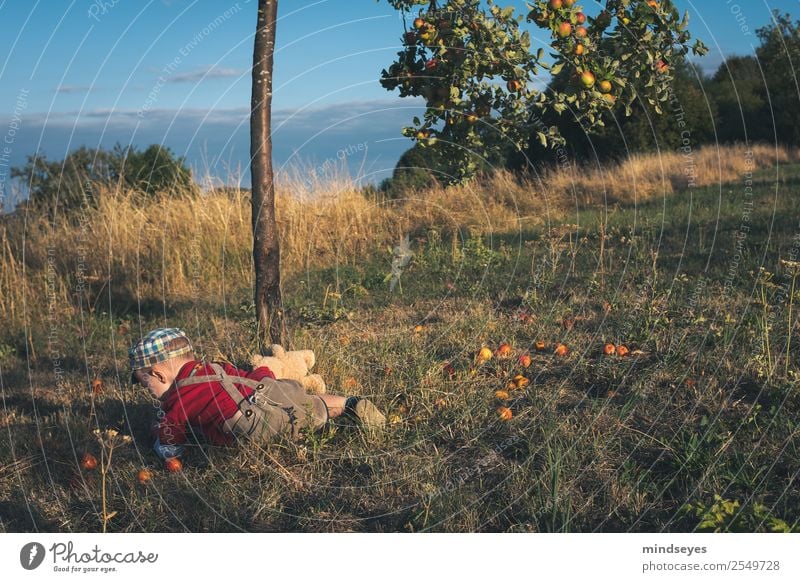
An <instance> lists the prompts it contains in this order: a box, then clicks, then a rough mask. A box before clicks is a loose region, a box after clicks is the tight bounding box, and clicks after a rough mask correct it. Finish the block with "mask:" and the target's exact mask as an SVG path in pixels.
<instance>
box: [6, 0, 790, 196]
mask: <svg viewBox="0 0 800 582" xmlns="http://www.w3.org/2000/svg"><path fill="white" fill-rule="evenodd" d="M498 3H499V4H506V5H514V6H517V7H518V8H519V9H520V10H521V11H523V12H525V3H524V1H519V0H513V1H507V2H503V1H502V0H501V1H499V2H498ZM256 4H257V2H256V0H0V23H2V34H0V133H2V134H4V138H5V139H4V138H3V137H0V139H2V140H3V142H4V143H3V144H0V145H3V147H5V148H6V149H5V150H4V149H3V147H0V154H4V155H2V156H1V157H0V180H1V181H2V183H0V187H2V188H4V191H5V193H6V202H7V203H8V202H9V201H10V197H11V192H10V190H9V188H8V180H7V179H6V178H5V177H4V176H6V175H7V173H8V172H7V170H8V167H10V166H15V165H20V164H22V163H24V161H25V158H26V156H27V155H31V154H34V153H36V152H39V153H43V154H45V155H46V156H47V157H48V158H49V159H52V160H60V159H63V157H64V156H65V155H66V153H67V152H69V151H70V150H72V149H75V148H77V147H79V146H81V145H85V146H88V147H99V146H102V147H111V146H113V145H114V144H115V143H117V142H119V143H121V144H123V145H134V146H136V147H138V148H140V149H143V148H144V147H146V146H147V145H149V144H152V143H158V144H163V145H166V146H168V147H170V148H171V149H172V150H173V151H174V152H175V153H176V154H177V155H180V156H184V157H185V158H186V160H187V162H188V163H189V164H190V166H191V167H192V168H193V170H194V172H195V175H196V176H198V177H207V178H210V180H211V181H216V182H217V183H223V182H228V183H230V182H235V181H237V180H239V179H241V182H242V183H243V184H245V185H247V184H249V166H248V161H249V136H248V129H249V121H248V115H249V103H250V69H249V67H250V66H251V64H252V51H253V32H254V29H255V22H256ZM676 4H677V5H678V7H679V9H680V10H681V11H684V10H686V11H688V13H689V17H690V30H691V32H692V34H693V35H694V36H696V37H699V38H701V39H702V40H703V41H704V42H705V43H706V45H708V46H709V48H710V53H709V55H708V56H706V57H704V58H703V59H701V60H699V61H697V62H698V64H699V66H700V67H701V68H702V69H703V70H704V71H706V72H713V71H714V70H716V68H717V67H718V66H719V64H720V63H721V62H723V60H724V58H725V57H726V56H730V55H733V54H752V53H753V50H754V47H755V46H757V45H758V39H757V36H756V30H757V29H758V28H760V27H762V26H764V25H766V24H768V23H769V21H770V18H771V11H772V10H773V9H777V10H780V11H781V12H788V13H790V14H791V15H792V16H793V17H795V18H798V17H800V10H799V9H798V8H800V3H799V2H798V0H677V1H676ZM583 5H584V7H585V10H586V12H587V13H589V14H594V13H596V12H597V11H598V10H599V4H598V2H596V1H594V0H587V1H585V2H583ZM278 16H279V22H278V29H277V45H276V51H275V76H274V98H273V120H274V132H273V145H274V159H275V163H276V167H277V168H278V169H279V171H288V169H289V168H292V167H293V168H300V169H301V171H303V172H307V171H309V170H314V169H316V170H320V169H322V168H329V167H332V166H334V165H339V164H341V165H346V167H347V170H348V171H349V172H350V174H351V175H353V176H354V177H356V178H357V179H359V180H365V181H370V182H376V181H379V180H380V179H383V178H385V177H387V176H388V175H390V174H391V171H392V169H393V168H394V165H395V163H396V162H397V159H398V158H399V156H400V155H401V154H402V152H403V151H404V150H405V149H407V148H408V147H410V145H411V142H410V141H409V140H408V139H407V138H404V137H402V136H401V135H400V129H401V127H403V126H404V125H409V124H410V121H411V119H412V118H413V116H414V115H417V114H419V113H420V112H421V111H422V109H421V107H420V103H419V101H415V100H413V99H403V100H401V99H399V98H398V97H397V95H396V94H393V93H390V92H387V91H386V90H385V89H383V88H382V87H381V86H380V85H379V83H378V79H379V77H380V71H381V69H383V68H385V67H388V65H389V64H390V63H391V62H392V61H393V58H394V56H395V54H396V53H397V51H398V50H399V49H400V46H401V45H400V37H401V34H402V32H403V20H402V18H400V16H399V14H398V13H397V12H396V11H395V10H394V9H393V8H392V7H391V6H390V5H389V3H388V2H387V1H386V0H281V2H280V3H279V12H278ZM526 28H529V29H530V30H531V33H532V35H533V44H534V49H536V48H538V46H544V44H543V40H544V39H543V38H542V36H541V31H540V30H539V29H538V28H535V27H533V26H531V25H526ZM9 141H10V142H11V143H10V144H9V143H8V142H9ZM4 166H5V167H4ZM318 173H320V172H318Z"/></svg>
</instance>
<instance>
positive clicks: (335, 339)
mask: <svg viewBox="0 0 800 582" xmlns="http://www.w3.org/2000/svg"><path fill="white" fill-rule="evenodd" d="M715 159H716V160H718V163H716V164H714V163H713V160H715ZM698 160H700V161H701V162H702V163H700V162H698V163H697V164H696V165H697V167H699V168H705V169H704V170H703V171H702V172H697V178H696V185H695V186H693V187H689V188H685V187H684V188H681V184H680V180H679V179H680V176H681V173H682V172H683V169H684V167H685V160H682V159H681V158H680V156H671V155H667V156H662V157H661V158H656V157H654V158H637V159H636V160H633V161H631V162H629V163H627V164H623V165H621V166H618V167H617V168H605V169H602V170H600V169H598V170H596V173H593V172H595V171H594V170H590V169H585V171H583V172H573V171H572V170H569V171H563V170H562V173H561V174H557V175H556V174H553V175H550V176H545V177H542V179H541V181H539V180H538V179H530V180H529V181H527V182H526V181H522V182H520V181H515V180H512V178H511V177H510V176H508V175H499V176H497V177H496V178H495V179H494V181H492V182H490V183H485V184H472V185H470V186H467V187H463V188H457V189H447V190H443V189H432V190H431V191H430V192H426V193H420V194H419V195H412V196H409V199H407V200H405V201H399V202H391V201H383V200H368V199H366V198H364V197H363V196H361V195H360V194H359V193H358V192H357V191H356V190H355V189H354V188H353V187H352V185H348V184H346V183H342V184H339V185H337V186H336V187H335V188H333V189H331V190H329V191H328V193H327V196H322V197H317V198H313V199H312V198H310V197H309V196H300V197H299V198H297V199H295V198H291V197H289V196H288V195H286V193H284V194H283V195H282V196H281V197H280V202H279V214H280V216H281V217H282V237H283V238H282V240H283V241H284V247H283V251H284V258H285V262H284V274H285V277H284V295H285V298H286V304H287V312H288V314H289V318H290V329H291V336H292V343H293V345H294V346H296V347H303V348H310V349H313V350H315V352H316V354H317V362H318V363H317V366H316V368H315V371H316V372H318V373H320V374H322V376H323V377H324V378H325V379H326V381H327V382H328V385H329V387H330V390H331V391H336V392H342V391H344V390H345V389H346V390H347V391H351V392H355V393H358V394H364V395H369V396H370V397H371V398H373V399H374V400H375V401H376V402H377V403H378V404H379V405H380V406H381V407H382V408H384V409H385V410H386V411H387V413H388V414H389V415H391V417H392V420H393V421H394V422H393V423H392V424H391V425H390V426H389V427H388V428H387V430H385V431H382V432H379V433H365V432H361V431H359V430H354V429H352V428H349V427H346V426H341V425H334V426H333V427H331V428H330V430H328V431H326V432H324V433H321V434H314V435H307V437H306V439H305V440H304V441H302V442H297V443H292V442H275V443H273V444H271V445H270V446H269V448H268V449H267V450H265V451H259V450H253V449H248V448H246V447H243V448H241V449H220V448H213V447H208V446H206V445H203V444H202V443H196V444H194V445H193V446H191V447H190V448H189V452H188V454H187V458H186V463H185V469H184V471H183V472H181V473H177V474H170V473H167V472H165V471H164V470H163V469H162V468H161V465H160V463H159V462H158V461H157V459H156V457H155V456H154V454H153V453H151V452H150V451H149V450H148V448H147V447H148V443H147V427H148V426H149V422H150V419H151V417H152V416H153V414H154V408H153V406H152V404H151V403H150V402H149V400H148V399H147V397H146V396H145V395H144V394H142V393H140V392H138V391H135V390H133V389H131V388H130V387H129V386H127V385H126V382H125V380H126V366H127V364H126V355H125V354H126V348H127V346H128V344H129V343H130V342H131V341H132V340H133V339H135V337H136V336H138V334H140V333H143V332H146V331H148V330H149V329H150V328H151V327H154V326H157V325H163V324H169V325H178V326H181V327H183V328H184V329H185V330H186V331H187V332H189V333H190V335H191V336H192V337H193V338H195V340H196V345H197V348H198V351H199V352H200V353H201V354H203V355H206V356H209V357H220V356H225V357H229V358H231V359H233V360H234V361H245V360H246V359H247V356H248V354H249V351H250V349H251V346H252V325H251V319H252V307H251V302H250V298H249V296H250V291H249V289H250V280H251V275H250V272H249V269H250V262H249V242H248V241H249V231H248V229H249V226H248V225H249V214H248V211H247V198H246V193H243V192H232V193H230V192H229V193H226V194H225V195H224V196H223V195H208V196H206V197H204V198H199V199H196V198H187V199H184V200H179V201H176V200H162V201H157V202H153V203H150V204H149V205H147V206H142V205H141V204H140V203H139V202H137V201H136V200H135V199H134V198H133V197H132V196H130V195H129V194H126V193H117V194H112V193H109V195H108V196H106V197H101V198H100V206H99V208H97V209H96V210H89V211H87V212H86V213H84V214H83V215H82V217H81V218H80V219H78V220H73V221H72V222H71V223H68V222H67V221H65V220H60V221H59V222H58V224H57V225H56V226H55V227H53V226H52V225H49V224H48V223H47V221H46V220H44V219H40V218H35V217H33V216H30V217H28V221H27V225H22V224H21V223H17V222H14V221H9V222H7V223H6V224H5V225H4V227H3V230H2V231H0V248H3V249H4V251H3V252H4V255H3V263H2V271H0V291H2V298H1V299H0V311H1V312H2V316H3V317H4V319H5V321H7V322H8V323H7V325H6V326H5V328H4V329H3V331H2V332H0V388H2V399H3V402H2V404H3V406H2V412H0V419H1V420H0V424H2V426H3V428H4V429H5V430H6V431H7V434H8V437H9V438H8V439H5V438H4V439H3V440H2V441H0V499H3V501H0V530H3V531H33V530H39V531H101V530H102V529H103V528H104V527H105V528H107V530H108V531H242V530H244V531H540V532H551V531H580V532H587V531H607V532H612V531H647V532H650V531H706V530H707V531H712V530H714V529H718V530H722V531H741V530H745V531H769V530H781V529H791V528H794V529H795V530H797V528H798V527H800V494H799V493H798V491H800V488H798V487H797V479H798V470H799V469H800V462H798V438H797V437H798V425H797V418H798V413H800V408H799V406H798V405H799V404H800V401H799V398H798V389H797V387H798V356H799V355H800V349H799V348H798V345H800V343H799V342H797V341H796V340H795V341H790V338H791V337H792V335H793V334H794V333H796V323H797V322H796V315H795V316H794V317H795V320H794V321H792V319H791V317H790V311H789V306H790V305H791V304H792V302H791V300H792V299H793V300H794V301H796V300H797V297H796V295H793V294H796V293H797V290H796V289H795V288H793V287H792V281H793V279H792V276H793V274H792V271H791V270H790V269H789V268H788V267H787V266H785V264H783V263H781V262H780V261H781V260H782V259H783V260H790V261H796V260H797V256H798V254H800V242H798V241H800V237H798V234H799V233H800V224H798V223H797V217H798V216H800V207H799V206H800V202H798V199H797V197H796V196H793V191H794V188H795V185H796V183H797V177H798V176H800V165H797V164H795V162H796V160H797V155H796V154H795V153H791V152H785V151H778V152H775V151H771V150H769V149H767V148H760V149H757V150H754V155H753V157H752V158H748V156H747V155H745V152H744V150H743V149H742V148H733V149H729V150H708V151H701V152H697V155H696V158H695V161H696V162H697V161H698ZM748 160H749V161H748ZM767 160H772V162H773V163H774V162H776V161H777V162H780V163H779V165H778V166H775V165H769V164H768V163H767ZM653 168H662V169H663V171H662V172H661V173H660V174H659V172H658V171H655V170H653ZM753 168H758V170H757V171H755V172H754V173H753V175H752V177H751V176H748V175H747V174H748V173H749V172H750V171H751V170H752V169H753ZM715 170H716V171H717V173H716V174H715V173H714V171H715ZM637 172H638V174H637ZM567 174H569V175H567ZM627 175H637V176H638V178H637V180H636V181H633V178H631V180H630V181H627V179H625V180H623V179H622V178H619V179H617V178H615V179H614V180H612V181H607V182H606V184H609V185H608V186H607V187H605V188H602V187H601V186H600V185H602V183H603V179H602V176H606V177H608V176H627ZM570 176H572V178H570ZM648 176H649V177H648ZM750 178H752V182H753V183H752V193H751V192H750V191H749V190H746V187H747V186H748V185H749V184H748V183H747V182H746V180H748V179H750ZM571 180H572V181H571ZM576 180H579V181H576ZM598 180H599V181H598ZM612 183H613V186H611V184H612ZM570 184H577V185H579V186H580V187H579V188H578V187H577V186H576V188H575V189H574V191H575V192H577V191H581V192H584V194H582V195H581V196H576V195H575V194H574V193H572V194H571V193H570V191H571V188H572V187H571V186H570ZM643 184H649V185H650V186H647V187H644V186H642V185H643ZM658 184H660V186H656V185H658ZM667 185H668V187H667ZM684 186H686V185H685V184H684ZM592 187H595V189H594V190H591V188H592ZM623 187H630V190H628V191H625V192H623V190H622V188H623ZM603 191H605V193H603ZM544 193H546V195H544ZM300 194H303V192H301V193H300ZM605 201H608V202H605ZM751 201H752V207H751V206H750V205H749V203H750V202H751ZM187 214H189V215H191V216H193V217H194V218H195V220H194V221H193V222H192V223H191V224H190V225H189V226H188V227H186V228H184V227H183V225H184V222H182V217H183V216H186V215H187ZM743 226H746V227H747V228H748V229H749V230H743V228H742V227H743ZM737 233H739V234H737ZM741 233H746V236H744V237H742V234H741ZM405 234H409V235H410V237H409V238H410V244H411V249H412V251H413V252H414V255H413V258H412V260H411V262H410V263H409V264H408V265H407V266H406V267H405V269H404V271H403V273H402V276H401V285H400V286H399V287H398V288H397V289H396V290H395V292H389V285H388V282H387V275H389V274H390V272H391V263H392V248H393V247H394V246H395V245H397V243H398V241H399V240H400V238H401V237H402V236H403V235H405ZM737 237H738V238H737ZM81 240H84V241H85V242H84V244H83V245H80V244H77V243H79V242H80V241H81ZM23 241H24V243H25V251H26V253H25V258H24V261H23V259H22V253H21V249H22V246H23V244H22V243H23ZM601 242H602V244H601ZM54 246H56V247H57V248H58V253H56V256H57V258H56V261H55V264H54V265H52V266H49V265H51V263H49V262H48V256H49V255H48V251H47V249H48V247H50V248H52V247H54ZM82 246H83V247H84V248H85V249H86V250H84V251H81V250H80V249H81V247H82ZM65 249H74V250H72V251H66V250H65ZM81 283H83V285H82V286H81V285H80V284H81ZM400 288H402V292H401V291H400ZM76 290H77V291H79V293H78V294H75V293H74V292H75V291H76ZM795 312H796V310H795ZM416 326H421V329H416V330H415V328H416ZM537 340H544V341H545V342H546V343H547V349H546V350H545V351H537V350H536V349H535V348H534V343H535V341H537ZM501 342H508V343H510V344H511V345H512V346H513V348H514V356H515V357H513V358H510V359H507V360H498V359H497V358H493V359H492V360H490V361H488V362H485V363H482V364H478V363H477V362H476V359H475V355H476V353H477V352H478V350H479V349H480V348H481V347H482V346H484V345H485V346H489V347H491V348H492V349H496V348H497V347H498V345H499V344H500V343H501ZM558 342H563V343H565V344H567V345H568V346H569V347H570V354H569V355H568V356H567V357H565V358H557V357H555V356H553V355H552V348H553V346H554V345H555V344H556V343H558ZM606 342H613V343H616V344H625V345H627V346H629V347H630V348H631V350H633V352H634V353H633V354H632V355H631V356H629V357H626V358H616V357H605V356H602V355H601V353H602V347H603V344H604V343H606ZM523 352H529V353H530V354H531V356H532V359H533V363H532V364H531V366H530V367H529V368H527V369H523V368H522V367H521V366H520V364H519V363H518V361H517V358H516V356H517V355H519V354H521V353H523ZM447 363H449V364H450V365H451V366H452V368H453V369H454V371H455V372H454V373H449V372H447V371H446V370H445V365H446V364H447ZM519 373H522V374H524V375H525V376H526V377H527V378H529V379H530V384H529V385H527V386H526V387H524V389H521V390H511V391H510V394H511V399H510V400H509V401H508V402H505V405H507V406H509V407H510V408H511V409H512V411H513V414H514V417H513V418H512V419H511V420H510V421H508V422H503V421H501V420H500V419H499V417H498V415H497V413H496V411H495V409H496V407H497V406H498V405H499V404H500V402H498V401H497V400H496V399H495V398H494V396H493V394H494V392H495V390H497V389H504V388H506V385H507V384H508V382H509V380H510V379H511V378H512V377H513V376H514V375H516V374H519ZM95 378H98V379H100V380H101V381H102V387H101V388H100V389H99V390H98V389H96V390H94V391H93V390H92V389H91V386H92V380H94V379H95ZM345 387H346V388H345ZM108 428H114V429H117V430H119V431H120V434H121V435H130V436H132V437H133V440H132V442H131V443H129V444H120V445H118V446H116V447H115V449H114V455H113V464H112V466H111V467H110V470H109V471H108V473H107V475H106V476H105V477H106V479H105V481H106V482H105V488H106V495H105V496H103V495H102V490H103V483H102V482H101V476H100V475H99V473H98V472H87V471H84V470H81V469H79V462H80V459H81V457H82V455H83V453H84V452H91V453H93V454H95V455H96V456H97V457H98V458H100V457H101V455H100V450H99V448H98V447H99V445H98V440H97V438H96V436H95V435H94V434H93V430H95V429H101V430H106V429H108ZM143 467H149V468H151V469H152V470H153V472H154V474H155V477H154V478H153V480H152V481H151V482H150V483H149V484H147V485H140V484H139V483H138V482H137V479H136V474H137V472H138V471H139V469H141V468H143ZM114 512H116V513H114ZM109 515H113V517H112V518H110V519H109V518H108V516H109Z"/></svg>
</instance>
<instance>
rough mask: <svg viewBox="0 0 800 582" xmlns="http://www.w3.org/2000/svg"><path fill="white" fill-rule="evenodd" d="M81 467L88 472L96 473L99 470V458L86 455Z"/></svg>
mask: <svg viewBox="0 0 800 582" xmlns="http://www.w3.org/2000/svg"><path fill="white" fill-rule="evenodd" d="M81 467H83V469H85V470H86V471H94V470H95V469H97V457H95V456H94V455H93V454H92V453H84V455H83V458H82V459H81Z"/></svg>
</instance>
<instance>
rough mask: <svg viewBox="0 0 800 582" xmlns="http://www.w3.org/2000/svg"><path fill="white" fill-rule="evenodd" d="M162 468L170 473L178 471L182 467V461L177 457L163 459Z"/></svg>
mask: <svg viewBox="0 0 800 582" xmlns="http://www.w3.org/2000/svg"><path fill="white" fill-rule="evenodd" d="M164 468H165V469H166V470H167V471H169V472H170V473H178V472H179V471H180V470H181V469H183V462H182V461H181V460H180V459H179V458H178V457H170V458H169V459H166V460H165V461H164Z"/></svg>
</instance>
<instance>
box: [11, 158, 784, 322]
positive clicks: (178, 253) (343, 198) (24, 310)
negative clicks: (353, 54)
mask: <svg viewBox="0 0 800 582" xmlns="http://www.w3.org/2000/svg"><path fill="white" fill-rule="evenodd" d="M748 152H750V153H748ZM799 159H800V155H798V152H797V151H789V150H786V149H784V148H772V147H768V146H755V147H753V148H751V149H750V150H748V149H746V148H745V147H744V146H729V147H706V148H704V149H700V150H696V151H694V152H692V154H691V155H690V156H686V155H683V154H679V153H667V154H661V155H636V156H633V157H631V158H630V159H628V160H627V161H624V162H622V163H619V164H614V165H609V166H607V167H581V166H574V165H573V166H571V167H566V168H564V167H561V168H558V169H551V170H548V171H546V172H544V173H542V174H540V175H538V176H528V177H525V178H519V177H515V176H514V175H512V174H511V173H508V172H498V173H497V174H495V175H494V176H493V177H492V178H490V179H487V180H484V181H475V182H472V183H470V184H467V185H464V186H455V187H447V188H443V187H436V186H432V187H431V188H430V189H428V190H426V191H424V192H416V193H409V194H408V196H407V198H404V199H400V200H380V199H370V198H368V197H366V196H365V195H364V194H363V193H362V191H361V189H360V188H358V187H357V186H356V185H355V183H354V182H353V181H352V180H350V179H348V178H346V177H344V176H342V175H337V176H334V177H333V178H332V179H331V178H330V177H329V179H327V180H325V181H324V182H323V181H320V180H309V179H308V178H307V177H306V176H302V175H299V174H297V175H294V176H290V179H288V180H283V181H281V182H280V183H279V186H278V188H277V190H278V191H277V195H276V213H277V219H278V224H279V229H280V240H281V245H282V249H281V256H282V259H281V260H282V270H283V272H284V273H286V274H290V275H291V274H295V273H299V272H301V271H302V270H304V269H313V268H317V267H326V266H330V265H333V264H338V265H342V264H352V263H356V262H357V261H359V260H361V259H363V258H364V257H366V256H368V255H369V254H371V253H373V252H375V251H376V250H379V249H385V248H386V246H387V245H393V244H396V242H397V241H398V240H399V239H400V238H401V237H402V236H403V235H405V234H408V233H412V234H413V233H422V232H424V231H425V230H426V229H430V228H435V229H437V230H440V231H442V232H444V233H458V234H460V235H462V236H463V235H464V231H470V232H472V233H489V232H493V233H498V232H516V231H520V230H523V231H524V230H526V229H529V228H532V227H534V226H538V225H542V224H546V223H548V222H550V221H555V222H557V221H560V220H562V219H564V218H566V217H567V216H568V213H569V212H574V211H575V209H576V207H581V206H587V205H603V204H606V203H607V202H618V203H631V202H634V201H642V200H646V199H648V198H652V197H654V196H656V197H661V196H668V195H670V194H673V193H674V192H676V191H680V190H682V189H684V188H686V186H687V183H688V181H689V176H688V174H691V175H692V179H693V182H694V184H695V185H696V186H705V185H710V184H717V183H724V182H730V181H734V180H737V179H739V177H740V176H742V175H743V174H744V173H746V172H747V171H751V170H753V169H761V168H765V167H768V166H772V165H775V164H776V163H788V162H793V161H798V160H799ZM96 199H97V206H96V207H95V208H87V209H86V210H84V211H83V212H81V213H78V214H77V215H75V216H73V217H72V218H71V219H70V220H67V219H65V218H63V217H62V218H59V219H58V220H56V221H55V222H53V221H52V220H50V219H49V218H48V217H45V216H40V215H35V214H32V213H31V214H28V215H27V216H21V215H15V216H12V217H6V219H5V220H3V221H0V249H1V252H0V256H2V264H0V317H3V319H4V320H5V321H6V322H7V325H8V326H11V327H14V326H19V325H20V324H22V323H23V322H24V321H25V317H26V315H27V316H28V317H30V316H32V315H34V314H37V313H38V314H44V313H52V312H53V310H57V311H59V312H68V311H71V310H74V309H75V308H76V307H77V306H79V305H82V306H83V307H87V308H89V309H91V308H92V306H93V305H95V304H97V302H98V301H99V300H100V299H105V298H109V299H111V300H112V301H113V300H123V301H125V300H127V301H146V300H148V299H149V300H154V301H162V300H165V299H167V298H169V299H181V298H192V297H194V298H204V299H208V300H212V301H213V300H215V299H216V298H219V297H221V296H223V295H224V294H225V293H230V291H231V290H233V289H235V288H239V287H248V286H251V282H252V256H251V240H252V231H251V225H250V220H251V218H250V198H249V192H247V191H244V190H238V189H225V190H219V191H213V192H211V193H204V194H199V195H189V194H186V195H177V196H170V197H162V198H159V199H154V200H150V201H148V202H146V203H142V202H141V200H140V198H138V197H137V196H136V195H135V194H134V193H133V192H129V191H120V190H114V189H110V188H106V189H103V190H100V191H98V192H97V195H96ZM17 214H19V213H17Z"/></svg>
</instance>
